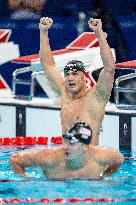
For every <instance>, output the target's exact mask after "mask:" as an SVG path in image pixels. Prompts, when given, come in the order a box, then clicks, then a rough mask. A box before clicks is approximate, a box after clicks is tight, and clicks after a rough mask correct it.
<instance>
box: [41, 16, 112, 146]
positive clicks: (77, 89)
mask: <svg viewBox="0 0 136 205" xmlns="http://www.w3.org/2000/svg"><path fill="white" fill-rule="evenodd" d="M88 23H89V27H90V29H91V30H93V31H94V32H95V33H96V35H97V37H98V40H99V44H100V53H101V58H102V60H103V65H104V68H103V69H102V71H101V73H100V75H99V79H98V81H97V85H96V86H95V87H94V88H92V89H90V90H89V91H87V87H86V79H85V74H86V70H85V67H84V65H83V63H82V62H81V61H77V60H73V61H70V62H68V63H67V65H66V66H65V67H64V78H63V76H62V75H61V73H60V72H59V71H58V69H57V68H56V66H55V62H54V58H53V55H52V52H51V48H50V44H49V38H48V29H50V27H51V26H52V24H53V20H52V19H51V18H48V17H46V18H45V17H43V18H41V19H40V23H39V28H40V59H41V64H42V66H43V69H44V72H45V75H46V76H47V78H48V80H49V81H50V83H51V85H52V87H53V88H54V90H55V91H56V92H58V93H59V94H60V96H61V124H62V133H65V131H66V130H67V129H68V128H69V127H70V126H71V125H72V124H73V123H76V122H80V121H84V122H86V123H88V124H89V126H90V127H91V129H92V142H91V144H92V145H97V144H99V131H100V128H101V123H102V120H103V117H104V114H105V106H106V104H107V102H108V100H109V98H110V95H111V90H112V87H113V82H114V73H115V62H114V59H113V56H112V52H111V49H110V47H109V45H108V43H107V40H106V35H105V33H104V32H103V30H102V22H101V20H100V19H90V20H89V22H88ZM71 26H72V25H71Z"/></svg>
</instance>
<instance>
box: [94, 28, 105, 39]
mask: <svg viewBox="0 0 136 205" xmlns="http://www.w3.org/2000/svg"><path fill="white" fill-rule="evenodd" d="M95 33H96V35H97V37H101V36H102V35H104V31H103V30H102V29H99V30H98V31H96V32H95Z"/></svg>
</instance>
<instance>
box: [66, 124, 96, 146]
mask: <svg viewBox="0 0 136 205" xmlns="http://www.w3.org/2000/svg"><path fill="white" fill-rule="evenodd" d="M63 138H64V139H65V140H67V141H68V142H69V143H70V144H75V143H77V142H82V143H84V144H86V145H88V144H90V142H91V140H92V129H91V128H90V126H89V125H88V124H87V123H85V122H78V123H75V124H74V125H73V126H72V127H71V128H69V129H68V130H67V131H66V132H65V133H64V134H63Z"/></svg>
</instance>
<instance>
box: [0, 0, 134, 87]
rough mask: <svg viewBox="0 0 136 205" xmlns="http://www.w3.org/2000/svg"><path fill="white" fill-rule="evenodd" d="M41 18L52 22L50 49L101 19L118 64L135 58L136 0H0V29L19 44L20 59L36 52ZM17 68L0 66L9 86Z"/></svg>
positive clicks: (66, 43) (9, 64) (65, 44)
mask: <svg viewBox="0 0 136 205" xmlns="http://www.w3.org/2000/svg"><path fill="white" fill-rule="evenodd" d="M42 16H48V17H51V18H53V21H54V24H53V26H52V28H51V29H50V31H49V33H50V45H51V48H52V50H57V49H61V48H64V47H65V46H67V45H68V44H69V43H70V42H71V41H73V40H74V39H75V38H76V37H77V36H78V35H79V34H81V33H82V32H84V31H90V30H89V28H88V24H87V21H88V19H89V18H90V17H93V18H101V19H102V23H103V29H104V31H105V32H107V34H108V42H109V45H110V47H112V48H115V51H116V59H117V62H122V61H129V60H134V59H136V37H135V36H136V0H120V1H119V0H84V1H83V0H0V29H11V30H12V34H11V36H10V39H9V40H10V41H13V42H14V43H16V44H18V45H19V49H20V56H24V55H30V54H35V53H38V52H39V29H38V23H39V19H40V18H41V17H42ZM22 66H23V65H22ZM16 68H20V65H17V64H11V62H8V63H5V64H3V65H0V74H1V75H2V76H3V77H4V79H5V80H6V82H7V83H8V84H9V86H11V80H12V77H11V76H12V73H13V71H14V70H15V69H16ZM116 75H120V73H118V74H116Z"/></svg>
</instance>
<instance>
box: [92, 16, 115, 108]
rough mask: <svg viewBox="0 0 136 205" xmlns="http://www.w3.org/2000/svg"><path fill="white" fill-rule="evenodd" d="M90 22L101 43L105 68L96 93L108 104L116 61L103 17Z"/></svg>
mask: <svg viewBox="0 0 136 205" xmlns="http://www.w3.org/2000/svg"><path fill="white" fill-rule="evenodd" d="M88 24H89V27H90V28H91V29H92V30H93V31H94V32H95V33H96V35H97V37H98V40H99V44H100V54H101V58H102V61H103V65H104V69H103V70H102V71H101V73H100V75H99V79H98V81H97V85H96V90H95V94H96V97H97V99H98V100H99V101H100V102H103V103H104V104H106V103H107V102H108V100H109V98H110V95H111V91H112V88H113V82H114V73H115V61H114V58H113V55H112V52H111V49H110V47H109V45H108V42H107V40H106V34H105V33H104V32H103V30H102V22H101V19H92V18H91V19H90V20H89V22H88Z"/></svg>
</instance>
